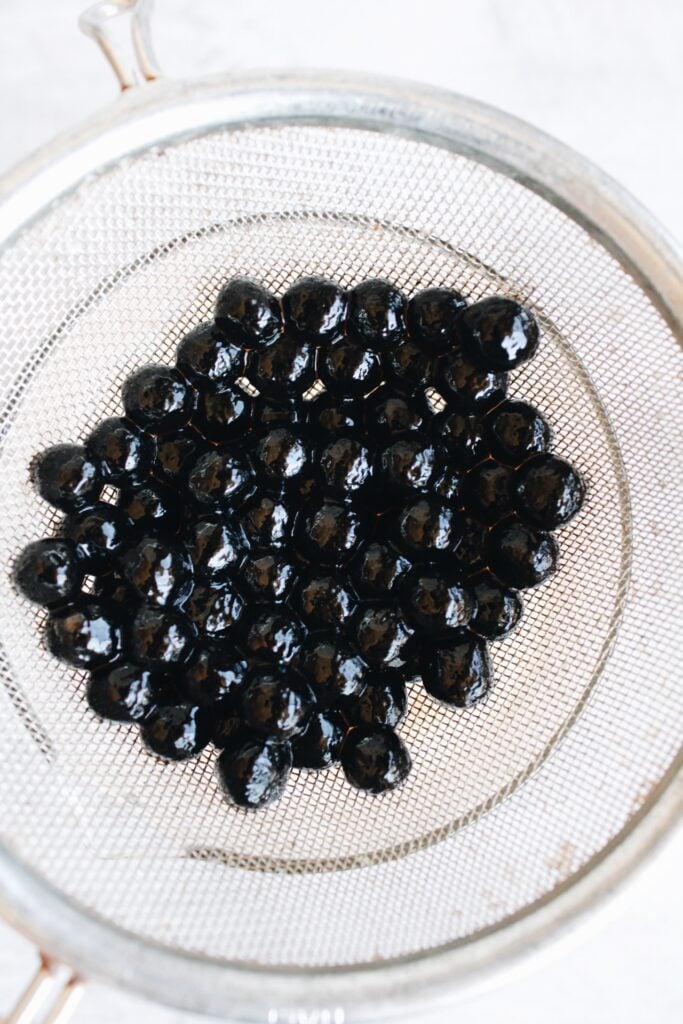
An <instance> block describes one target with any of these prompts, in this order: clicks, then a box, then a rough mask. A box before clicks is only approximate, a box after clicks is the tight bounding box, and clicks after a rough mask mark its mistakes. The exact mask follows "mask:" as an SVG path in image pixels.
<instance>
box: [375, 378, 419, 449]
mask: <svg viewBox="0 0 683 1024" xmlns="http://www.w3.org/2000/svg"><path fill="white" fill-rule="evenodd" d="M366 408H367V416H366V425H367V430H368V433H369V435H370V436H371V437H381V438H383V439H385V440H386V441H392V440H393V439H394V438H395V437H397V436H399V435H401V434H405V433H406V432H407V431H411V430H418V429H419V427H421V426H422V414H421V412H420V409H419V408H418V402H417V401H416V399H415V397H413V396H411V395H410V394H409V393H407V392H404V391H399V390H398V389H397V388H395V387H392V386H390V385H386V384H385V385H384V386H383V387H381V388H379V389H378V390H377V391H376V392H375V393H374V394H372V395H370V397H369V398H368V400H367V402H366Z"/></svg>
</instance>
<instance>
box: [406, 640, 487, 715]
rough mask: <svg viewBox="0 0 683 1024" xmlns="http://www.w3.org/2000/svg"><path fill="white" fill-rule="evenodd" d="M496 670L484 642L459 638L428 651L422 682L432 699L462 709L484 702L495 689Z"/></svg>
mask: <svg viewBox="0 0 683 1024" xmlns="http://www.w3.org/2000/svg"><path fill="white" fill-rule="evenodd" d="M491 680H492V671H491V662H490V660H489V653H488V648H487V646H486V642H485V641H484V640H481V639H479V638H478V637H477V638H468V639H462V638H455V639H453V640H451V641H447V642H446V641H440V642H439V644H438V646H437V647H433V646H430V647H428V648H426V649H425V652H424V655H423V658H422V681H423V683H424V686H425V689H426V690H427V692H428V693H430V694H431V695H432V697H436V698H437V700H440V701H442V702H443V703H444V704H451V705H454V706H455V707H458V708H469V707H472V705H473V704H476V703H478V701H480V700H483V698H484V697H485V696H486V694H487V693H488V692H489V689H490V687H491Z"/></svg>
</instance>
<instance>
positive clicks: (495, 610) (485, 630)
mask: <svg viewBox="0 0 683 1024" xmlns="http://www.w3.org/2000/svg"><path fill="white" fill-rule="evenodd" d="M470 586H471V587H472V592H473V594H474V598H475V601H476V611H475V613H474V615H473V617H472V620H471V622H470V629H471V630H472V632H473V633H476V634H477V635H478V636H482V637H484V638H485V639H486V640H498V639H499V638H500V637H504V636H507V635H508V633H511V632H512V630H513V629H514V628H515V627H516V626H517V624H518V622H519V620H520V619H521V617H522V599H521V597H520V596H519V594H518V593H517V591H516V590H513V589H512V587H505V586H503V585H502V584H501V583H499V582H498V580H497V579H496V578H495V577H494V576H492V575H491V574H490V573H487V572H482V573H480V574H479V575H478V576H475V577H474V578H473V579H472V580H470Z"/></svg>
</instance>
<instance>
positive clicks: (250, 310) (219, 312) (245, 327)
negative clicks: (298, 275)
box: [214, 277, 282, 348]
mask: <svg viewBox="0 0 683 1024" xmlns="http://www.w3.org/2000/svg"><path fill="white" fill-rule="evenodd" d="M214 316H215V319H216V323H217V324H218V326H219V327H220V328H222V329H223V330H228V331H230V332H231V334H234V335H235V336H236V337H237V338H239V339H240V341H241V342H242V344H243V345H245V346H246V347H247V348H259V347H262V346H264V345H267V344H268V343H269V342H271V341H274V339H275V338H277V336H278V334H279V333H280V331H281V330H282V317H281V315H280V303H279V302H278V300H277V299H276V297H275V296H274V295H273V294H272V292H269V291H268V289H267V288H264V287H263V286H262V285H260V284H257V283H256V282H255V281H250V280H249V279H248V278H246V277H235V278H233V280H232V281H228V283H227V284H226V285H224V286H223V287H222V288H221V290H220V292H219V293H218V299H217V301H216V308H215V310H214Z"/></svg>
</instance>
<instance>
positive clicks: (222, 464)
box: [188, 446, 252, 511]
mask: <svg viewBox="0 0 683 1024" xmlns="http://www.w3.org/2000/svg"><path fill="white" fill-rule="evenodd" d="M251 483H252V479H251V468H250V466H249V463H248V462H247V460H246V459H245V458H243V456H241V455H239V454H237V453H236V452H235V451H233V449H232V448H228V447H225V446H224V447H220V448H213V449H212V450H211V451H209V452H207V453H206V454H205V455H200V456H199V458H198V459H197V461H196V462H195V463H194V465H193V466H192V468H191V470H190V475H189V477H188V489H189V491H190V494H191V495H192V497H193V498H194V499H195V500H196V501H197V502H198V503H199V504H200V505H201V506H203V507H204V508H206V509H214V510H217V511H220V510H224V511H227V510H229V509H231V508H232V507H233V506H234V504H235V502H236V501H237V499H238V498H240V497H241V496H242V495H243V494H244V492H245V491H246V490H247V489H248V488H249V486H250V485H251Z"/></svg>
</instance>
